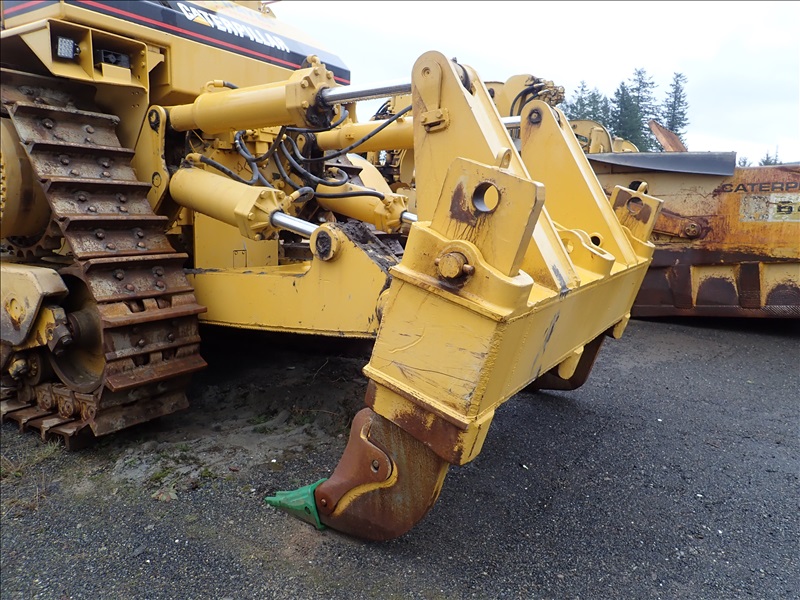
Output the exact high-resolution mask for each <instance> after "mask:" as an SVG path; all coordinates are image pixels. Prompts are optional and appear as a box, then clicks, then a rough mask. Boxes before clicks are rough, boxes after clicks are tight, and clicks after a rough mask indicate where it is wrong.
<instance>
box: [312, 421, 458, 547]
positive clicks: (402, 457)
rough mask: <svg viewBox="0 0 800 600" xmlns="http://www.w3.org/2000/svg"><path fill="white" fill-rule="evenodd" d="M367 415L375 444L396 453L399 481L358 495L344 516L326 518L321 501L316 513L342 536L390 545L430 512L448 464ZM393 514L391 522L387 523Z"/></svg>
mask: <svg viewBox="0 0 800 600" xmlns="http://www.w3.org/2000/svg"><path fill="white" fill-rule="evenodd" d="M364 411H366V418H367V419H368V420H369V440H370V442H372V443H373V444H375V445H376V446H380V447H382V448H391V449H392V456H391V459H392V462H393V465H394V467H393V468H394V474H393V475H396V479H394V481H393V483H392V484H391V485H390V486H388V487H381V488H378V489H374V490H371V491H370V492H368V493H365V494H361V495H357V496H356V497H355V498H353V499H352V500H351V501H350V502H349V504H348V505H347V510H345V511H342V512H340V513H337V512H336V511H334V513H332V514H325V513H323V512H322V510H321V509H322V507H321V506H320V505H319V502H318V503H317V508H318V509H320V513H321V514H320V520H321V521H322V523H324V524H325V525H327V526H329V527H332V528H334V529H336V530H338V531H341V532H343V533H346V534H349V535H352V536H355V537H360V538H363V539H367V540H373V541H383V540H390V539H394V538H396V537H398V536H401V535H403V534H404V533H405V532H407V531H408V530H409V529H411V527H413V526H414V525H415V524H416V523H417V522H419V520H420V519H422V517H424V516H425V514H426V513H427V512H428V511H429V510H430V508H431V507H432V506H433V504H434V503H435V502H436V499H437V498H438V497H439V492H440V491H441V486H442V482H443V480H444V475H445V473H446V471H447V467H448V464H447V463H446V462H445V461H443V460H442V459H441V458H439V457H438V456H436V455H435V454H434V453H433V452H431V451H430V450H429V449H428V448H426V447H425V446H424V445H423V444H422V443H421V442H420V441H419V440H417V439H416V438H414V437H413V436H412V435H410V434H409V433H408V432H406V431H404V430H402V429H400V428H399V427H398V426H397V425H394V424H393V423H391V422H390V421H388V420H387V419H385V418H383V417H381V416H380V415H378V414H376V413H375V412H373V411H372V410H371V409H363V411H362V412H364ZM345 452H346V451H345ZM359 481H360V480H357V481H356V482H354V483H353V485H351V486H350V489H352V488H355V487H356V486H357V485H359ZM323 485H324V483H323V484H320V486H319V487H318V488H317V489H319V488H320V487H322V486H323ZM389 514H391V516H392V518H391V519H387V518H386V515H389Z"/></svg>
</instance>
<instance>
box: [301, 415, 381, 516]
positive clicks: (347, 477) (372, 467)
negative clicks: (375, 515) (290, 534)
mask: <svg viewBox="0 0 800 600" xmlns="http://www.w3.org/2000/svg"><path fill="white" fill-rule="evenodd" d="M371 412H372V411H370V410H369V409H367V408H364V409H362V410H360V411H359V412H358V413H357V414H356V416H355V417H354V418H353V424H352V427H351V428H350V438H349V439H348V442H347V447H346V448H345V451H344V454H343V455H342V458H341V459H340V460H339V464H338V465H337V466H336V469H335V470H334V471H333V475H331V477H330V478H329V479H328V480H326V481H325V482H323V483H322V484H320V485H319V486H318V487H317V488H316V490H314V498H315V500H316V503H317V507H318V508H319V512H320V513H321V514H326V515H329V514H331V513H332V512H333V511H334V509H335V508H336V506H337V504H338V503H339V500H341V498H342V496H344V494H345V493H347V492H348V491H350V490H351V489H353V488H354V487H356V486H359V485H364V484H367V483H375V482H379V481H386V480H387V479H388V478H389V475H391V473H392V461H391V459H390V458H389V457H388V456H387V454H386V450H384V449H383V448H380V447H378V446H377V445H375V444H374V443H373V442H372V441H371V440H370V439H369V430H370V426H371V424H372V422H371V420H370V413H371Z"/></svg>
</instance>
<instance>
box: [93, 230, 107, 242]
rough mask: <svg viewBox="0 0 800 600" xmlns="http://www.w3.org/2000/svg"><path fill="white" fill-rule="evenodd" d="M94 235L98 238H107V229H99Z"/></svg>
mask: <svg viewBox="0 0 800 600" xmlns="http://www.w3.org/2000/svg"><path fill="white" fill-rule="evenodd" d="M94 235H95V237H96V238H97V239H98V240H102V239H103V238H105V237H106V232H105V231H103V230H102V229H98V230H97V231H96V232H95V234H94Z"/></svg>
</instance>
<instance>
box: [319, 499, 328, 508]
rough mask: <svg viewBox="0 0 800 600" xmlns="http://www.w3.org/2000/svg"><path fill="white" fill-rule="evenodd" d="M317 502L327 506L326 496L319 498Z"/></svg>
mask: <svg viewBox="0 0 800 600" xmlns="http://www.w3.org/2000/svg"><path fill="white" fill-rule="evenodd" d="M319 503H320V504H322V506H328V500H327V498H320V499H319Z"/></svg>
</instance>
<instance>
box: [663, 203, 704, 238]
mask: <svg viewBox="0 0 800 600" xmlns="http://www.w3.org/2000/svg"><path fill="white" fill-rule="evenodd" d="M653 231H654V232H655V233H660V234H662V235H671V236H675V237H682V238H693V239H699V240H702V239H703V238H705V237H706V236H707V235H708V232H709V227H708V219H706V218H705V217H682V216H681V215H679V214H677V213H674V212H672V211H671V210H667V209H665V208H662V209H661V213H660V214H659V215H658V218H657V219H656V223H655V225H654V226H653Z"/></svg>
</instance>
